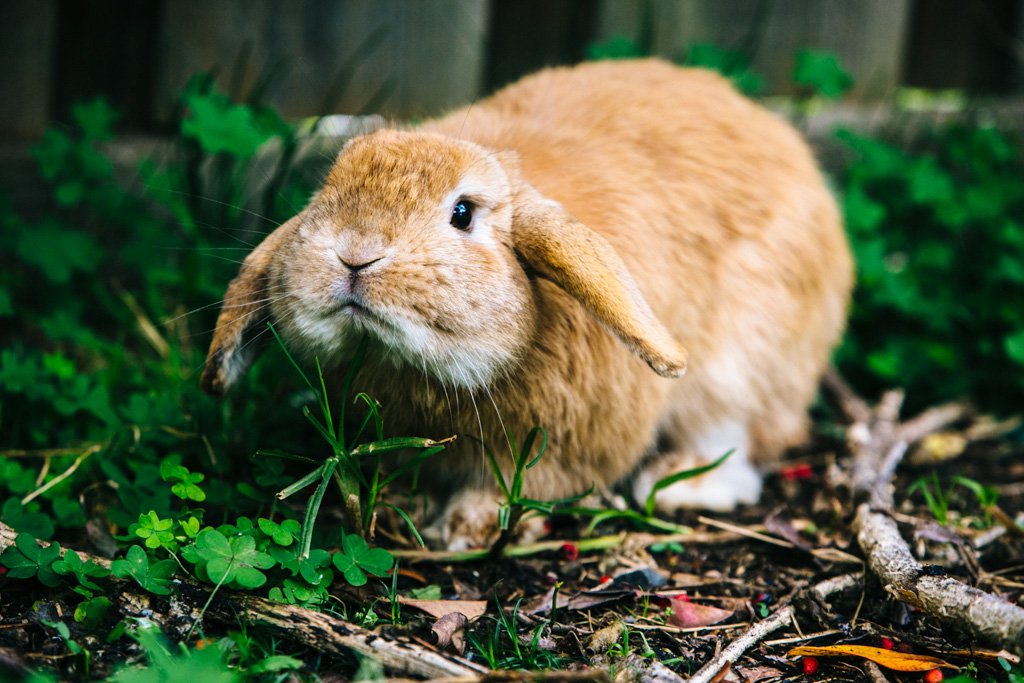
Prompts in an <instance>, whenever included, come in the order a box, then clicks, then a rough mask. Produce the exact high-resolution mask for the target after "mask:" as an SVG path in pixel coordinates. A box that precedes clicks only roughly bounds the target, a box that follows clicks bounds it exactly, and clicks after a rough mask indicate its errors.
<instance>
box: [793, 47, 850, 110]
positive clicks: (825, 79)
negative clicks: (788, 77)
mask: <svg viewBox="0 0 1024 683" xmlns="http://www.w3.org/2000/svg"><path fill="white" fill-rule="evenodd" d="M793 82H795V83H796V84H797V85H803V86H806V87H808V88H810V89H812V90H814V91H815V92H816V93H818V94H819V95H821V96H823V97H827V98H828V99H830V100H835V99H839V98H840V97H842V95H843V93H845V92H846V91H847V90H849V89H850V88H851V87H852V86H853V76H851V75H850V74H849V73H848V72H847V71H846V70H845V69H843V67H842V66H841V65H840V64H839V58H838V57H836V55H835V54H834V53H832V52H820V51H817V50H801V51H800V52H798V53H797V55H796V65H795V66H794V68H793Z"/></svg>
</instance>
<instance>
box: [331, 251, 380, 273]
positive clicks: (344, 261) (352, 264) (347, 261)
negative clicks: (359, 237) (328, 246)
mask: <svg viewBox="0 0 1024 683" xmlns="http://www.w3.org/2000/svg"><path fill="white" fill-rule="evenodd" d="M383 258H384V257H383V256H377V257H366V256H363V255H354V256H349V255H346V256H342V255H341V254H338V260H339V261H341V265H343V266H345V267H346V268H348V269H349V271H351V272H352V273H353V274H355V273H358V272H359V271H360V270H362V269H363V268H366V267H367V266H371V265H373V264H374V263H377V262H378V261H381V260H383Z"/></svg>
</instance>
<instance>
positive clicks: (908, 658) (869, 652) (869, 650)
mask: <svg viewBox="0 0 1024 683" xmlns="http://www.w3.org/2000/svg"><path fill="white" fill-rule="evenodd" d="M786 656H787V657H796V656H801V657H842V656H852V657H861V658H862V659H868V660H870V661H872V662H874V663H875V664H878V665H879V666H884V667H885V668H887V669H892V670H893V671H931V670H932V669H939V668H945V669H956V668H959V667H956V666H953V665H952V664H950V663H949V662H946V661H944V660H942V659H939V658H938V657H932V656H929V655H915V654H909V653H906V652H898V651H896V650H885V649H883V648H880V647H869V646H867V645H827V646H822V647H814V646H810V645H805V646H802V647H795V648H793V649H792V650H790V651H789V652H787V653H786Z"/></svg>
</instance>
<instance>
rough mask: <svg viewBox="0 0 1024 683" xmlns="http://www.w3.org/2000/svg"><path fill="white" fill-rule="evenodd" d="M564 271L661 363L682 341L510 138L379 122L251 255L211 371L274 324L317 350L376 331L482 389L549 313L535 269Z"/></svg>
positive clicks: (580, 296) (630, 342) (450, 379)
mask: <svg viewBox="0 0 1024 683" xmlns="http://www.w3.org/2000/svg"><path fill="white" fill-rule="evenodd" d="M534 277H545V278H549V279H551V280H553V281H554V282H556V283H557V284H558V285H559V286H561V287H562V288H563V289H564V290H565V291H567V292H568V293H570V294H571V295H572V296H573V297H574V298H575V299H576V300H578V301H579V302H580V304H582V306H583V307H584V308H585V309H586V310H587V311H589V313H590V314H591V315H593V316H594V317H595V318H596V319H598V320H600V321H601V322H602V323H603V324H605V325H606V326H607V327H608V328H609V329H610V330H611V331H612V332H613V333H614V334H616V335H617V336H618V337H619V338H620V339H621V340H622V341H623V342H624V343H625V344H626V345H627V346H628V347H629V348H631V349H632V350H633V351H634V352H635V353H636V354H637V355H639V356H640V357H642V358H643V359H644V360H645V361H646V362H647V363H648V364H649V365H650V366H651V367H652V368H653V369H654V370H655V371H657V372H658V373H659V374H661V375H664V376H667V377H675V376H679V375H681V374H683V372H684V371H685V368H686V352H685V351H684V350H683V349H682V348H681V347H680V346H679V345H678V344H677V343H676V341H675V340H674V339H673V338H672V337H671V335H670V334H669V333H668V332H667V331H666V330H665V328H664V327H663V326H662V324H661V323H660V322H659V321H658V320H657V319H656V318H655V316H654V314H653V313H652V312H651V309H650V307H649V306H648V305H647V303H646V302H645V301H644V299H643V297H642V296H641V294H640V291H639V289H638V287H637V285H636V283H635V282H634V280H633V278H632V277H631V276H630V274H629V273H628V272H627V270H626V267H625V265H624V264H623V262H622V261H621V259H620V258H619V257H618V255H617V254H616V253H615V252H614V250H613V249H612V248H611V246H610V245H609V244H608V243H607V242H606V241H605V240H604V239H603V238H602V237H600V236H599V235H597V234H596V233H595V232H593V231H591V230H590V229H588V228H587V227H586V226H584V225H582V224H581V223H580V222H579V221H577V220H575V219H574V218H572V216H570V215H569V214H568V213H567V212H566V211H565V210H564V209H563V208H562V207H561V206H560V205H559V204H558V203H557V202H555V201H552V200H550V199H548V198H546V197H544V196H543V195H542V194H541V193H540V192H538V191H537V190H536V189H534V188H533V187H532V186H531V185H529V183H527V182H525V181H524V179H523V178H521V177H520V173H519V168H518V160H517V157H516V154H515V153H514V152H504V151H494V150H488V149H485V148H483V147H481V146H479V145H477V144H475V143H471V142H467V141H463V140H456V139H452V138H448V137H445V136H441V135H437V134H433V133H422V132H397V131H392V130H384V131H378V132H376V133H372V134H370V135H367V136H364V137H361V138H357V139H355V140H353V141H351V142H350V143H349V144H348V145H346V147H345V148H344V149H343V150H342V152H341V154H340V155H339V157H338V159H337V161H336V162H335V164H334V166H333V168H332V169H331V171H330V174H329V176H328V178H327V181H326V183H325V186H324V187H323V189H322V190H321V191H320V192H319V193H318V194H317V195H316V196H315V197H314V198H313V200H312V201H311V202H310V204H309V206H307V207H306V209H305V210H303V211H302V212H301V213H300V214H299V215H298V216H296V217H295V218H293V219H292V220H290V221H289V222H287V223H285V224H284V225H282V226H281V227H280V228H278V229H277V230H276V231H274V232H273V233H272V234H271V235H270V236H268V237H267V238H266V239H265V240H264V242H263V243H262V244H260V245H259V246H258V247H257V248H256V249H255V250H254V251H253V252H252V253H251V254H250V255H249V257H248V258H247V259H246V261H245V263H244V265H243V267H242V269H241V272H240V273H239V275H238V277H237V278H235V280H234V281H233V282H232V283H231V285H230V287H229V288H228V291H227V294H226V296H225V299H224V305H223V308H222V310H221V314H220V318H219V319H218V322H217V330H216V332H215V335H214V339H213V343H212V345H211V347H210V353H209V356H208V358H207V362H206V368H205V371H204V374H203V386H204V387H205V388H206V389H207V390H208V391H211V392H214V393H219V392H222V391H224V390H226V389H227V388H229V386H230V385H231V384H232V383H233V382H234V381H235V379H237V377H238V376H239V375H240V374H241V372H243V371H244V369H245V368H246V367H247V366H248V364H249V362H250V361H251V360H252V358H253V357H254V355H255V348H256V347H257V346H258V341H257V340H258V339H259V338H260V337H265V335H264V334H263V333H264V332H265V327H266V323H267V322H268V321H273V323H274V325H275V327H276V329H277V330H278V331H279V332H280V333H281V336H282V337H283V338H284V339H285V340H286V341H287V342H288V344H289V345H290V346H291V347H293V348H295V349H296V350H298V351H299V352H301V353H304V354H306V355H308V356H309V357H310V358H312V357H317V358H319V359H320V360H321V361H324V362H328V363H329V362H331V361H332V360H340V359H344V358H346V357H348V356H349V355H350V354H351V351H352V350H353V348H354V345H355V344H356V343H357V342H358V340H359V339H360V338H361V337H362V336H363V335H364V334H368V335H369V336H370V337H371V338H372V339H374V340H376V342H377V346H378V347H379V348H380V349H381V350H382V352H383V354H384V355H385V356H386V357H388V358H390V359H392V360H393V361H394V362H395V363H397V364H400V365H407V366H409V367H410V368H412V369H415V370H416V371H417V372H419V371H427V372H429V373H431V374H433V375H434V376H436V377H438V378H439V379H441V380H443V381H444V382H447V383H452V384H455V385H458V386H463V387H466V388H475V387H479V386H483V385H486V384H488V383H490V382H492V381H493V380H494V379H495V378H496V377H497V376H498V375H500V374H502V373H506V372H509V371H511V370H512V369H514V368H515V367H516V363H517V361H518V359H520V358H522V356H523V354H524V353H526V352H527V349H528V348H529V345H530V344H531V343H533V340H534V339H535V337H538V336H542V335H544V334H545V333H546V330H544V329H541V326H540V325H539V324H538V320H539V318H538V316H537V301H536V300H535V288H534V287H533V285H532V283H531V282H532V278H534Z"/></svg>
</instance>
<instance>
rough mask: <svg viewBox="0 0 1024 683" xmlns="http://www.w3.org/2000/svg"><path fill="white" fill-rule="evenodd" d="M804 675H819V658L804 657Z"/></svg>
mask: <svg viewBox="0 0 1024 683" xmlns="http://www.w3.org/2000/svg"><path fill="white" fill-rule="evenodd" d="M803 664H804V675H806V676H810V675H811V674H815V673H818V658H817V657H804V662H803Z"/></svg>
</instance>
